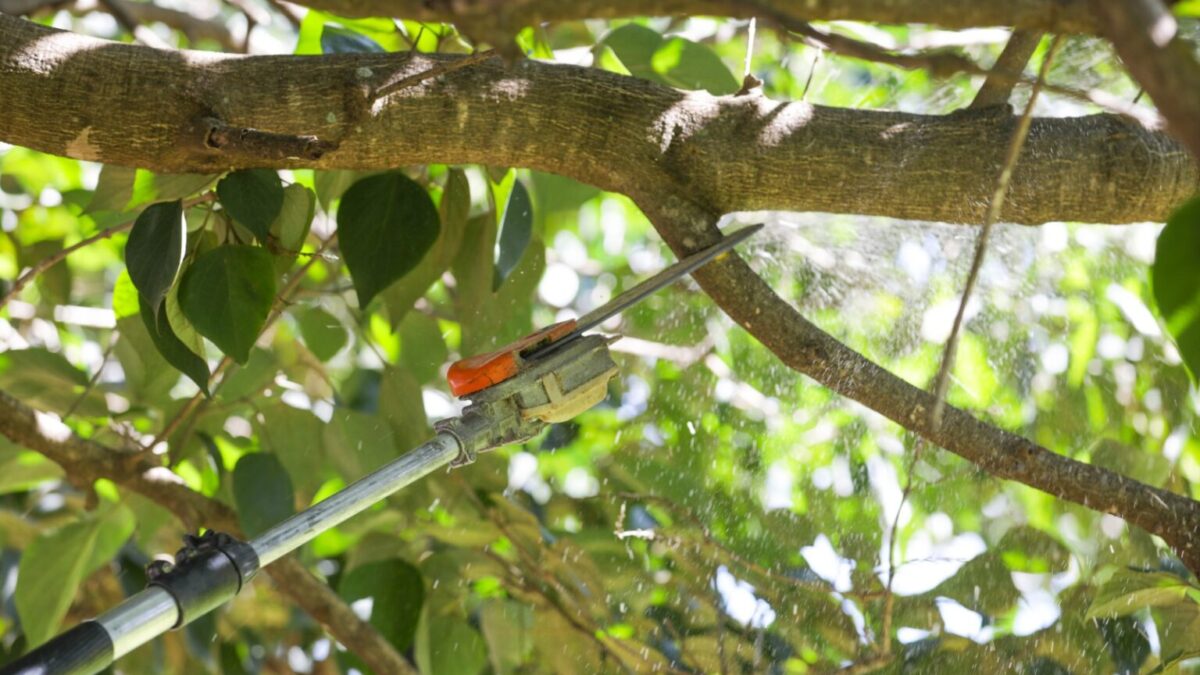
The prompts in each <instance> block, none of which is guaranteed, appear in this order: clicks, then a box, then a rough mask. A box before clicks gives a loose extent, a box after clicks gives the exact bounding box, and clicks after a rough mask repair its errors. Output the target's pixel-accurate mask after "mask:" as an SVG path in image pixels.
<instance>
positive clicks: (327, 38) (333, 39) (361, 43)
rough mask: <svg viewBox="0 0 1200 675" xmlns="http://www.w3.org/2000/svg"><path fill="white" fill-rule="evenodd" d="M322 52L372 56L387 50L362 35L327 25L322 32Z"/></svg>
mask: <svg viewBox="0 0 1200 675" xmlns="http://www.w3.org/2000/svg"><path fill="white" fill-rule="evenodd" d="M321 51H322V52H324V53H325V54H363V53H367V54H371V53H381V52H386V51H387V50H386V49H384V48H383V47H381V46H379V44H378V43H377V42H375V41H374V40H372V39H371V38H369V37H367V36H365V35H362V34H361V33H356V32H354V31H352V30H347V29H345V28H339V27H337V26H329V25H326V26H325V27H324V28H323V29H322V30H321Z"/></svg>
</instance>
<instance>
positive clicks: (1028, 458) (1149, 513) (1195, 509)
mask: <svg viewBox="0 0 1200 675" xmlns="http://www.w3.org/2000/svg"><path fill="white" fill-rule="evenodd" d="M639 206H641V208H642V210H643V211H644V212H645V213H646V215H647V216H648V217H649V218H650V220H651V222H653V223H654V225H655V227H656V229H657V230H658V232H659V233H660V234H662V235H663V237H664V238H665V239H666V240H667V242H668V243H669V244H670V245H671V247H672V248H673V249H674V250H675V251H676V252H677V253H678V254H679V255H680V256H682V255H684V254H686V253H688V252H690V251H693V250H695V249H696V248H697V247H699V246H703V245H706V244H709V243H712V242H713V241H715V240H716V239H717V238H718V236H719V233H718V231H717V229H716V228H715V227H714V223H715V218H714V214H711V213H710V214H705V213H703V212H700V211H698V210H696V208H695V207H694V205H692V204H691V203H689V202H688V201H687V200H682V199H664V198H659V199H656V200H654V201H652V202H646V201H643V202H641V203H640V204H639ZM694 276H695V277H696V280H697V281H698V282H699V284H700V287H701V288H702V289H704V291H705V292H706V293H707V294H708V295H709V296H711V297H712V298H713V300H714V301H715V302H716V303H717V305H719V306H720V307H721V309H722V310H724V311H725V312H726V313H727V314H729V316H730V317H731V318H733V320H734V321H736V322H737V323H738V324H739V325H741V326H742V327H743V328H745V329H746V331H747V332H749V333H750V334H751V335H753V336H754V337H756V338H757V339H758V340H759V341H760V342H762V343H763V345H764V346H766V347H767V348H768V349H770V350H771V351H772V352H773V353H774V354H775V355H776V356H778V357H779V359H780V360H781V361H783V363H785V364H786V365H788V366H789V367H791V368H792V369H794V370H796V371H798V372H800V373H803V374H805V375H808V376H809V377H811V378H812V379H814V380H816V381H817V382H819V383H821V384H822V385H824V386H826V387H828V388H829V389H831V390H833V391H835V392H837V393H839V394H841V395H843V396H845V397H847V398H850V399H853V400H855V401H858V402H859V403H862V404H863V405H865V406H867V407H868V408H870V409H872V410H874V411H875V412H878V413H879V414H881V415H883V416H884V417H887V418H888V419H890V420H892V421H894V422H896V423H897V424H899V425H900V426H901V427H903V428H905V429H907V430H909V431H911V432H913V433H915V434H918V435H919V436H921V437H923V438H925V439H926V440H928V441H929V442H930V443H932V444H934V445H938V446H940V447H942V448H945V449H946V450H949V451H950V452H953V453H955V454H956V455H959V456H960V457H963V458H964V459H966V460H968V461H970V462H972V463H974V464H976V465H977V466H979V467H980V468H981V469H983V470H984V471H986V472H988V473H989V474H991V475H993V476H996V477H999V478H1006V479H1009V480H1013V481H1017V482H1019V483H1023V484H1025V485H1028V486H1030V487H1033V488H1036V489H1038V490H1041V491H1043V492H1047V493H1049V494H1051V495H1054V496H1055V497H1058V498H1060V499H1066V500H1068V501H1072V502H1075V503H1077V504H1082V505H1083V506H1086V507H1088V508H1091V509H1094V510H1096V511H1100V512H1103V513H1110V514H1114V515H1117V516H1119V517H1121V518H1123V519H1125V520H1127V521H1128V522H1130V523H1132V524H1134V525H1137V526H1138V527H1141V528H1142V529H1144V530H1146V531H1147V532H1150V533H1152V534H1157V535H1158V536H1160V537H1162V538H1163V540H1164V541H1166V542H1167V544H1168V545H1169V546H1170V547H1171V548H1172V549H1173V550H1174V551H1175V553H1176V554H1177V555H1179V557H1180V559H1181V560H1182V561H1183V562H1184V564H1185V565H1187V566H1188V568H1189V569H1191V570H1192V571H1193V572H1194V573H1196V574H1197V575H1198V576H1200V502H1197V501H1194V500H1191V499H1188V498H1187V497H1184V496H1182V495H1178V494H1175V493H1173V492H1168V491H1167V490H1162V489H1159V488H1155V487H1152V486H1150V485H1146V484H1144V483H1140V482H1138V481H1136V480H1133V479H1132V478H1128V477H1126V476H1122V475H1121V474H1118V473H1115V472H1112V471H1109V470H1107V469H1104V468H1101V467H1098V466H1093V465H1090V464H1084V463H1082V462H1079V461H1076V460H1074V459H1071V458H1069V457H1065V456H1063V455H1060V454H1057V453H1055V452H1053V451H1051V450H1048V449H1046V448H1044V447H1041V446H1039V445H1037V444H1036V443H1033V442H1032V441H1030V440H1028V439H1025V438H1022V437H1020V436H1018V435H1016V434H1013V433H1010V432H1007V431H1005V430H1003V429H1000V428H998V427H996V426H993V425H991V424H988V423H986V422H983V421H981V420H978V419H976V418H975V417H973V416H972V415H971V414H970V413H968V412H966V411H964V410H961V409H959V408H955V407H953V406H949V405H947V406H945V409H944V410H945V412H944V417H943V420H942V424H941V426H940V427H936V425H934V424H932V423H931V415H930V411H931V410H932V408H933V406H934V396H933V394H931V393H929V392H927V391H925V390H923V389H919V388H917V387H914V386H913V385H911V384H909V383H908V382H905V381H904V380H902V379H900V378H899V377H897V376H895V375H893V374H892V373H891V372H889V371H887V370H886V369H884V368H883V367H881V366H879V365H878V364H876V363H874V362H872V361H870V360H869V359H867V358H866V357H864V356H863V355H861V354H859V353H858V352H856V351H854V350H853V349H851V348H850V347H848V346H846V345H845V344H842V343H841V342H839V341H838V340H837V339H835V338H834V337H833V336H831V335H829V334H828V333H826V332H824V331H822V330H821V329H820V328H818V327H817V326H816V325H814V324H813V323H811V322H809V321H808V320H807V319H805V318H804V317H803V316H801V315H800V313H799V312H797V311H796V310H795V309H794V308H793V307H792V306H791V305H789V304H788V303H787V302H786V301H784V300H783V299H782V298H780V297H779V296H778V295H777V294H776V293H775V292H774V291H773V290H772V289H771V287H770V286H768V285H767V284H766V282H765V281H763V279H762V278H761V277H759V276H758V275H757V274H755V273H754V271H753V270H751V269H750V267H749V266H748V265H747V264H746V263H745V262H744V261H742V260H741V259H740V258H736V257H734V256H730V257H728V258H726V259H724V260H723V261H718V262H715V263H712V264H709V265H707V266H705V267H703V268H701V269H699V270H697V271H696V272H695V273H694Z"/></svg>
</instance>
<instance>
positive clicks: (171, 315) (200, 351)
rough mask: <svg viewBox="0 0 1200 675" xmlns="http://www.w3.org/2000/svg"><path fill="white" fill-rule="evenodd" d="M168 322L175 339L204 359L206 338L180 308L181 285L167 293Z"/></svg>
mask: <svg viewBox="0 0 1200 675" xmlns="http://www.w3.org/2000/svg"><path fill="white" fill-rule="evenodd" d="M165 305H166V308H167V322H168V323H170V324H171V330H172V331H174V333H175V337H177V338H179V341H180V342H182V343H183V344H184V345H185V346H186V347H187V348H188V349H190V350H191V351H192V353H193V354H195V355H196V356H199V357H200V358H204V338H203V337H201V335H200V333H199V332H197V331H196V327H195V326H193V325H192V322H191V321H188V318H187V317H186V316H184V315H183V308H182V307H180V306H179V284H175V285H174V286H172V287H171V290H170V291H167V301H166V303H165Z"/></svg>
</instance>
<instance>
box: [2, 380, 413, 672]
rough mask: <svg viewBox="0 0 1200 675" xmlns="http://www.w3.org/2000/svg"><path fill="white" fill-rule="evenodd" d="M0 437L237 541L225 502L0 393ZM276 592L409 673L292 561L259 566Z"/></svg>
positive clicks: (81, 477)
mask: <svg viewBox="0 0 1200 675" xmlns="http://www.w3.org/2000/svg"><path fill="white" fill-rule="evenodd" d="M0 434H2V435H4V436H5V437H7V438H8V439H9V440H11V441H12V442H14V443H16V444H18V445H20V446H22V447H26V448H29V449H31V450H35V451H37V452H40V453H41V454H43V455H45V456H46V457H48V458H50V459H51V460H53V461H54V462H55V463H57V464H58V465H59V466H61V467H62V468H63V470H64V471H66V473H67V475H69V476H71V477H72V480H73V481H74V482H77V483H84V484H87V483H91V482H93V481H95V480H97V479H99V478H107V479H109V480H112V481H114V482H116V483H118V484H120V485H122V486H124V487H126V488H129V489H131V490H133V491H134V492H138V493H140V494H142V495H145V496H146V497H149V498H150V499H152V500H154V501H155V502H157V503H158V504H160V505H162V506H164V507H166V508H167V509H169V510H170V511H171V512H173V513H174V514H175V515H176V516H177V517H179V519H180V520H181V521H183V523H184V525H185V526H186V527H187V528H188V529H193V530H194V529H196V528H197V527H200V526H204V527H208V528H213V529H217V530H221V531H224V532H228V533H230V534H233V535H235V536H241V532H240V529H241V528H240V527H239V526H238V519H237V515H236V514H235V513H234V512H233V509H231V508H229V507H228V506H226V505H225V504H222V503H221V502H218V501H216V500H213V499H209V498H208V497H205V496H204V495H202V494H200V493H198V492H194V491H192V490H190V489H188V488H187V486H185V485H184V484H183V481H182V480H181V479H180V478H179V477H178V476H176V475H175V474H174V473H171V471H170V470H169V469H167V468H166V467H163V466H161V465H158V464H156V463H155V461H153V459H152V458H151V457H148V456H147V455H146V454H137V455H129V454H127V453H118V452H117V451H115V450H112V449H110V448H107V447H105V446H103V445H100V444H99V443H95V442H93V441H89V440H87V439H84V438H80V437H79V436H76V435H75V434H74V433H72V432H71V430H70V429H69V428H67V427H66V425H64V424H63V423H62V422H61V421H59V419H58V417H57V416H55V415H49V414H46V413H40V412H37V411H35V410H33V409H31V408H29V407H28V406H26V405H25V404H23V403H21V402H20V401H18V400H16V399H15V398H13V397H11V396H9V395H8V394H6V393H4V392H3V391H0ZM266 572H267V573H268V574H270V575H271V578H272V579H273V580H274V582H275V587H276V588H277V589H278V590H279V592H280V593H282V594H284V595H286V596H287V597H289V598H291V600H292V601H293V602H295V603H296V605H297V606H299V607H301V608H303V609H304V611H306V612H308V614H309V615H310V616H312V617H313V618H314V619H316V620H317V621H318V622H320V623H321V624H322V625H323V626H325V629H326V630H328V631H329V634H330V635H332V636H334V637H335V638H337V640H338V641H339V642H341V643H342V644H344V645H346V647H347V648H348V649H350V650H351V651H353V652H354V653H355V654H357V655H358V656H359V657H361V658H362V659H363V661H364V662H366V663H367V664H368V665H369V666H371V668H372V669H374V671H375V672H377V673H415V670H414V669H413V668H412V666H411V665H410V664H409V662H408V661H407V660H406V659H405V658H404V657H402V656H400V655H399V654H398V653H397V652H396V650H395V649H394V648H393V647H392V645H391V643H389V642H388V641H387V640H385V639H384V638H383V637H382V636H381V635H380V634H379V633H378V632H376V631H375V629H374V628H372V627H371V625H370V624H368V623H366V622H365V621H362V620H361V619H359V618H358V616H357V615H356V614H355V613H354V611H353V610H351V609H350V607H349V605H347V604H346V603H345V602H343V601H342V600H341V598H339V597H338V596H337V594H336V593H334V592H333V590H332V589H330V588H329V587H328V586H327V585H325V584H324V583H321V582H320V581H318V580H317V579H316V578H314V577H313V576H312V574H310V573H309V572H308V570H306V569H305V568H304V566H303V565H301V564H300V563H299V562H298V561H297V560H296V559H295V558H290V557H289V558H284V559H282V560H279V561H278V562H276V563H275V564H273V565H271V566H269V567H267V568H266Z"/></svg>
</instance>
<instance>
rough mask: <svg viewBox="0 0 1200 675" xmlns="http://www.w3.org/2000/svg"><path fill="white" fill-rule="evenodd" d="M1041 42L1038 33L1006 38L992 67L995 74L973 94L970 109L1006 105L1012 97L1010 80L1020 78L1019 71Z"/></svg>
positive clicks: (1029, 32) (1033, 32)
mask: <svg viewBox="0 0 1200 675" xmlns="http://www.w3.org/2000/svg"><path fill="white" fill-rule="evenodd" d="M1041 41H1042V34H1041V33H1039V32H1036V31H1027V30H1015V31H1013V34H1012V35H1010V36H1009V38H1008V44H1006V45H1004V51H1002V52H1000V56H999V58H997V59H996V63H995V64H994V65H993V66H992V70H993V71H996V73H997V74H995V75H989V76H988V78H987V79H986V80H984V81H983V85H981V86H980V87H979V91H977V92H975V98H974V99H973V100H972V101H971V105H970V107H972V108H987V107H989V106H993V105H1004V104H1006V103H1008V98H1009V97H1010V96H1012V92H1013V80H1012V79H1010V78H1017V77H1020V76H1021V71H1023V70H1024V69H1025V64H1026V63H1028V62H1029V57H1031V56H1033V52H1035V51H1036V50H1037V47H1038V44H1039V43H1040V42H1041Z"/></svg>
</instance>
